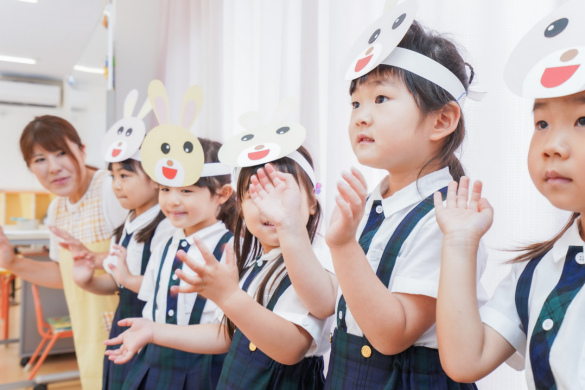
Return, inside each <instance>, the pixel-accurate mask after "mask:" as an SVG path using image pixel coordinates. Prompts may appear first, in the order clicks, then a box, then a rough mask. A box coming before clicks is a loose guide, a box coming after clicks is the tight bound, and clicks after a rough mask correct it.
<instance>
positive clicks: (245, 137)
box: [242, 134, 254, 141]
mask: <svg viewBox="0 0 585 390" xmlns="http://www.w3.org/2000/svg"><path fill="white" fill-rule="evenodd" d="M252 138H254V134H246V135H245V136H243V137H242V141H249V140H251V139H252Z"/></svg>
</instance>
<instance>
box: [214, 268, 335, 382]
mask: <svg viewBox="0 0 585 390" xmlns="http://www.w3.org/2000/svg"><path fill="white" fill-rule="evenodd" d="M256 264H257V263H256V262H255V265H254V269H253V271H252V273H250V275H248V279H247V280H246V281H245V283H244V285H243V286H242V288H243V289H244V290H246V291H247V288H248V286H249V285H250V282H251V281H252V279H254V277H255V276H256V275H257V271H259V268H261V267H258V266H257V265H256ZM290 285H291V281H290V278H289V276H288V275H286V276H285V277H284V278H283V279H282V281H281V282H280V284H279V285H278V288H277V289H276V291H275V292H274V294H273V295H272V297H271V298H270V301H269V302H268V305H267V306H266V308H267V309H268V310H270V311H272V310H274V306H276V302H277V301H278V299H279V298H280V296H281V295H282V294H283V293H284V292H285V291H286V289H287V288H288V287H289V286H290ZM323 368H324V364H323V357H322V356H310V357H305V358H304V359H303V360H301V361H300V362H298V363H297V364H293V365H284V364H281V363H278V362H276V361H275V360H273V359H271V358H270V357H268V356H267V355H266V354H265V353H264V352H262V351H260V350H259V349H257V348H256V347H255V346H254V345H253V344H252V343H251V342H250V340H249V339H248V338H247V337H246V336H244V334H243V333H242V332H241V331H240V330H239V329H236V332H235V334H234V337H233V339H232V343H231V345H230V349H229V351H228V353H227V356H226V358H225V362H224V365H223V370H222V371H221V377H220V378H219V383H218V384H217V389H245V390H248V389H274V390H297V389H300V390H303V389H307V390H308V389H311V390H312V389H322V388H323V383H324V381H325V378H324V376H323Z"/></svg>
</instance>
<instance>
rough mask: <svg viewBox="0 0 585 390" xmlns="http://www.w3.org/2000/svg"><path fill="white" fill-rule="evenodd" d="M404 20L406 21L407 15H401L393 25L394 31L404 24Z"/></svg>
mask: <svg viewBox="0 0 585 390" xmlns="http://www.w3.org/2000/svg"><path fill="white" fill-rule="evenodd" d="M404 19H406V14H402V15H400V16H399V17H398V18H397V19H396V20H395V21H394V24H393V25H392V30H396V29H397V28H398V27H399V26H400V25H401V24H402V22H404Z"/></svg>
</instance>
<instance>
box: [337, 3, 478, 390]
mask: <svg viewBox="0 0 585 390" xmlns="http://www.w3.org/2000/svg"><path fill="white" fill-rule="evenodd" d="M409 3H410V2H409V1H407V2H404V3H402V4H401V5H399V6H397V7H396V8H394V9H392V10H391V11H390V12H391V13H390V14H389V15H386V14H385V15H384V16H383V19H387V20H390V21H391V22H390V25H388V24H387V20H386V22H384V23H381V24H380V25H379V26H378V25H377V24H374V26H373V28H372V29H371V30H372V31H369V30H368V32H367V33H366V34H365V35H364V36H363V37H362V40H360V41H358V45H359V44H361V45H362V46H363V52H365V53H366V54H368V55H369V54H370V53H371V52H372V50H370V49H369V48H368V46H369V45H370V44H371V45H375V44H378V42H379V41H377V39H380V40H382V43H381V45H384V44H385V42H384V39H388V37H387V36H385V35H384V34H396V33H397V32H399V31H400V29H402V28H404V32H403V33H404V34H405V35H404V37H403V38H402V40H401V41H400V43H399V45H398V48H395V49H393V50H392V48H391V49H387V50H388V51H389V50H391V51H392V52H391V53H390V55H388V57H387V58H386V59H385V60H384V59H383V58H380V61H382V60H384V61H383V62H382V64H380V65H378V66H376V65H375V64H373V65H372V64H370V63H368V66H369V67H370V69H372V70H371V71H369V73H366V74H364V75H362V74H360V73H359V72H362V71H363V69H362V68H363V67H364V61H362V60H361V57H357V58H359V59H357V60H356V61H353V62H352V65H351V68H350V70H349V73H350V75H351V76H352V77H353V76H354V74H355V73H356V72H357V73H358V76H357V77H358V78H357V79H354V80H353V81H352V82H351V86H350V94H351V99H352V107H353V111H352V115H351V120H350V124H349V136H350V140H351V144H352V148H353V150H354V153H355V154H356V156H357V158H358V161H359V162H360V163H361V164H363V165H367V166H370V167H373V168H378V169H384V170H386V171H388V176H387V177H386V178H385V179H383V181H382V182H381V183H380V184H379V185H378V186H377V187H376V188H375V189H374V190H373V192H372V193H371V194H370V195H369V197H368V196H367V192H366V183H365V180H364V178H363V176H362V175H361V173H360V172H359V171H357V170H356V169H352V171H351V172H346V173H343V180H342V181H340V182H339V183H338V186H337V187H338V190H339V195H338V196H337V198H336V208H335V210H334V213H333V216H332V219H331V223H330V226H329V230H328V231H327V236H326V240H327V244H328V245H329V247H330V249H331V254H332V257H333V265H334V268H335V273H336V275H337V278H338V280H339V284H340V288H341V295H340V297H339V300H338V304H337V310H336V317H337V327H336V329H335V331H334V334H333V338H332V349H331V357H330V363H329V370H328V374H327V382H326V388H333V389H381V388H384V389H411V388H416V389H467V388H469V389H471V388H476V387H475V385H474V384H460V383H456V382H454V381H453V380H451V379H450V378H449V377H447V375H446V374H445V372H444V371H443V369H442V367H441V363H440V361H439V355H438V351H437V339H436V333H435V326H434V323H435V304H436V297H437V289H438V282H439V269H440V260H441V258H440V246H441V242H442V234H441V231H440V229H439V227H438V225H437V223H436V221H435V216H434V211H433V207H432V205H433V203H432V198H431V197H432V194H433V193H434V192H435V191H437V190H440V191H441V192H443V193H444V192H445V190H446V188H445V187H446V185H447V183H449V182H450V181H451V180H452V178H453V177H455V178H458V177H461V176H462V175H463V168H462V166H461V164H460V162H459V161H458V159H457V158H456V157H455V155H454V152H455V150H456V149H457V148H458V147H459V145H460V144H461V142H462V141H463V137H464V133H465V125H464V121H463V117H462V113H461V108H460V106H459V105H458V101H457V99H459V98H460V97H462V96H464V95H465V94H466V93H467V91H468V86H469V82H470V81H471V80H469V81H468V77H467V75H466V72H465V65H466V64H465V62H464V61H463V59H462V58H461V56H460V55H459V53H458V52H457V50H456V48H455V45H454V44H453V43H452V42H450V41H448V40H447V39H445V38H443V37H441V36H439V35H437V34H435V33H432V32H427V31H425V30H424V29H423V27H422V26H421V25H420V24H418V23H417V22H412V18H413V17H414V15H413V14H412V12H411V11H412V10H411V9H409V8H408V7H409ZM392 13H394V15H393V14H392ZM401 15H402V16H401ZM409 18H410V19H409ZM382 21H383V20H382ZM392 22H394V25H393V24H392ZM411 22H412V25H410V27H409V23H411ZM404 23H407V26H406V27H404V26H403V24H404ZM388 27H392V28H388ZM366 35H367V36H366ZM364 37H365V38H364ZM368 38H369V39H368ZM398 39H399V38H397V39H396V40H395V42H398ZM378 49H379V47H378V48H377V49H376V48H375V49H373V50H378ZM383 51H384V48H382V52H383ZM356 53H360V54H356V56H361V55H362V54H361V53H362V50H361V49H360V50H356ZM378 54H379V53H378ZM382 57H383V56H382ZM430 58H432V60H431V59H430ZM369 59H370V57H365V61H369ZM378 63H379V62H378ZM420 63H425V64H426V65H425V66H426V70H427V72H426V73H425V72H422V71H421V69H420V68H417V65H418V64H420ZM372 67H373V68H372ZM364 69H366V70H367V68H364ZM419 73H422V74H424V77H425V78H423V77H421V76H420V75H419ZM437 74H443V75H444V74H448V75H450V76H449V77H450V78H451V79H452V80H455V82H453V83H451V84H446V83H444V82H442V81H441V78H440V77H437ZM472 77H473V72H472ZM472 77H471V78H472ZM443 80H444V78H443ZM460 102H461V100H459V103H460ZM364 211H365V212H364ZM480 249H481V248H480ZM479 258H480V264H481V265H480V267H479V271H478V275H477V276H476V277H477V278H479V276H480V275H481V273H482V271H483V261H484V260H485V256H484V252H483V250H480V252H479Z"/></svg>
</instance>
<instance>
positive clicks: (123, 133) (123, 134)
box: [101, 89, 152, 163]
mask: <svg viewBox="0 0 585 390" xmlns="http://www.w3.org/2000/svg"><path fill="white" fill-rule="evenodd" d="M137 100H138V91H137V90H135V89H133V90H132V91H130V93H128V95H127V96H126V99H125V100H124V118H122V119H120V120H119V121H117V122H116V123H114V125H112V127H110V129H109V130H108V131H107V132H106V135H105V136H104V139H103V141H102V149H101V152H102V156H103V158H104V160H106V161H107V162H111V163H114V162H120V161H124V160H127V159H129V158H136V159H137V157H138V154H137V152H138V150H139V149H140V145H142V141H143V140H144V135H145V134H146V129H145V125H144V121H143V118H144V117H145V116H146V114H148V113H149V112H150V110H151V109H152V107H151V105H150V101H149V100H148V99H146V101H145V102H144V104H143V105H142V108H141V109H140V112H139V113H138V115H136V116H132V113H133V112H134V107H135V106H136V101H137Z"/></svg>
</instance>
